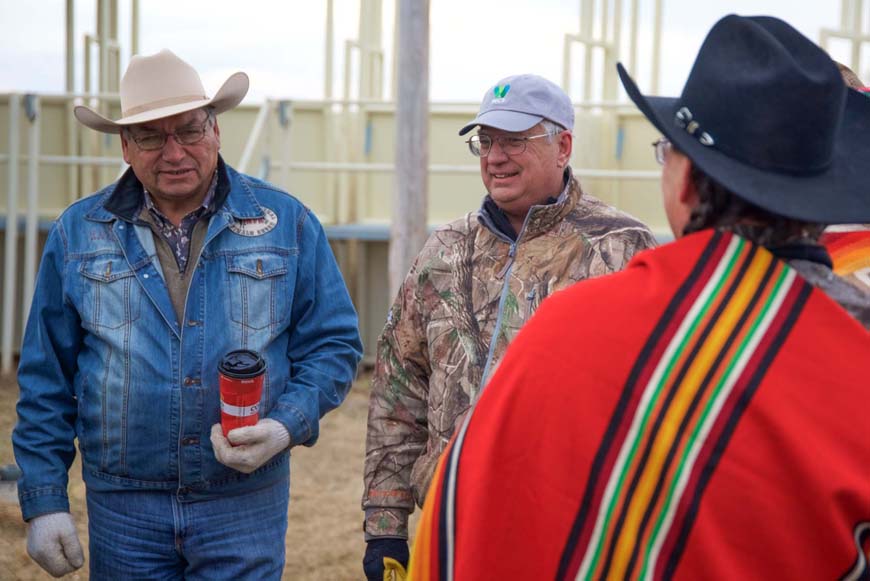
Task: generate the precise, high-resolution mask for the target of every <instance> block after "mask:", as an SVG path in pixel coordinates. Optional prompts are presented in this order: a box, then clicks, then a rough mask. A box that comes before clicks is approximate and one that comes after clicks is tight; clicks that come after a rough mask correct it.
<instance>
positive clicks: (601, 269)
mask: <svg viewBox="0 0 870 581" xmlns="http://www.w3.org/2000/svg"><path fill="white" fill-rule="evenodd" d="M594 245H595V247H596V248H595V249H596V255H597V257H596V259H595V260H594V262H595V263H596V264H593V266H592V269H591V271H592V272H591V276H600V275H603V274H609V273H611V272H616V271H619V270H622V269H623V268H625V266H626V265H627V264H628V263H629V262H630V261H631V259H632V257H634V255H635V254H637V253H638V252H640V251H641V250H646V249H647V248H655V247H656V246H657V245H658V244H657V243H656V239H655V236H653V233H652V232H651V231H650V229H649V228H647V227H646V226H645V225H644V224H642V223H640V222H635V221H632V223H630V224H624V225H620V226H619V227H616V228H614V229H613V230H611V231H609V232H607V234H606V235H604V236H602V237H601V238H599V239H598V240H597V241H595V242H594Z"/></svg>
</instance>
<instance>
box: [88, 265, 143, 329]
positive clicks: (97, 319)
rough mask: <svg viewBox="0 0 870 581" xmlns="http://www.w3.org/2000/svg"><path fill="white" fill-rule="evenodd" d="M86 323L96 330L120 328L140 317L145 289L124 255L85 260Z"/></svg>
mask: <svg viewBox="0 0 870 581" xmlns="http://www.w3.org/2000/svg"><path fill="white" fill-rule="evenodd" d="M79 273H81V275H82V304H81V310H82V313H81V316H82V321H84V322H85V324H86V325H89V326H90V327H92V328H99V327H103V328H107V329H118V328H120V327H123V326H124V325H129V324H131V323H133V322H134V321H136V320H137V319H138V318H139V312H140V304H141V301H142V289H141V288H140V287H139V282H138V281H137V280H136V277H135V272H133V270H132V269H131V268H130V266H129V265H128V264H127V261H126V260H125V259H124V257H123V256H119V255H107V256H98V257H95V258H90V259H87V260H84V261H82V264H81V266H80V267H79Z"/></svg>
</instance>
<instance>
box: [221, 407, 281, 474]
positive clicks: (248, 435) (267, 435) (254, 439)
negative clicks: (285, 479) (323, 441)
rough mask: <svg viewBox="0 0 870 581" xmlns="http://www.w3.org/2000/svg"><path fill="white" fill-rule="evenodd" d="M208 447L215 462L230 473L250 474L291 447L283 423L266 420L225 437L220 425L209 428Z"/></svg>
mask: <svg viewBox="0 0 870 581" xmlns="http://www.w3.org/2000/svg"><path fill="white" fill-rule="evenodd" d="M211 445H212V447H213V448H214V455H215V458H217V461H218V462H220V463H221V464H223V465H224V466H228V467H230V468H232V469H233V470H238V471H239V472H244V473H245V474H250V473H251V472H253V471H254V470H256V469H257V468H259V467H260V466H262V465H263V464H265V463H266V462H268V461H269V460H270V459H271V458H272V457H273V456H274V455H275V454H277V453H278V452H281V451H283V450H286V449H287V446H289V445H290V433H289V432H287V428H285V427H284V424H282V423H281V422H277V421H275V420H272V419H269V418H266V419H262V420H260V421H259V422H257V425H255V426H245V427H244V428H236V429H235V430H230V431H229V433H228V434H227V437H226V438H224V434H223V431H221V425H220V424H215V425H213V426H212V427H211Z"/></svg>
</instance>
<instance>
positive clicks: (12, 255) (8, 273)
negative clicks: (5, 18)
mask: <svg viewBox="0 0 870 581" xmlns="http://www.w3.org/2000/svg"><path fill="white" fill-rule="evenodd" d="M20 109H21V96H20V95H16V94H14V93H13V94H11V95H9V167H8V172H7V183H6V238H5V245H6V248H5V249H4V250H5V253H4V263H3V336H2V345H0V350H2V352H0V371H2V372H3V373H4V374H7V373H10V372H11V371H12V349H13V334H14V332H15V282H16V279H17V277H16V276H15V275H16V273H17V271H18V269H17V268H16V264H15V262H16V258H17V255H18V147H19V143H18V142H19V139H18V122H19V117H20V114H19V111H20Z"/></svg>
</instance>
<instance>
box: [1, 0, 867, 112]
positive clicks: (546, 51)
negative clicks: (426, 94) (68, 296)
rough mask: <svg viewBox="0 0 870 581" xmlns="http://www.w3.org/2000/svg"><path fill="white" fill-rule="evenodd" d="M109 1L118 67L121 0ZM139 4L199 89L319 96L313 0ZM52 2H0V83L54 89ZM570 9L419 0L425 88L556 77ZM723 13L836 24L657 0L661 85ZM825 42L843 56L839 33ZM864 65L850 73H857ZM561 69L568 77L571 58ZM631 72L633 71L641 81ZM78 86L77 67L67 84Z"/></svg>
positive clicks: (570, 27) (350, 7)
mask: <svg viewBox="0 0 870 581" xmlns="http://www.w3.org/2000/svg"><path fill="white" fill-rule="evenodd" d="M118 3H119V6H120V8H119V9H120V11H121V37H120V42H121V44H122V46H123V48H124V53H123V59H124V60H123V62H124V66H126V62H127V59H128V58H129V46H130V45H129V36H130V33H129V22H130V19H129V7H130V2H129V0H119V2H118ZM96 4H97V0H78V1H77V8H76V61H77V63H81V62H82V61H83V56H82V54H83V49H82V46H83V43H84V40H83V38H84V35H85V34H87V33H91V34H93V33H94V30H95V19H96V17H95V11H96V9H95V6H96ZM629 4H630V3H629V2H627V1H626V2H625V5H626V6H627V5H629ZM640 5H641V15H640V19H641V27H640V28H641V33H640V44H641V46H642V47H643V46H647V45H645V44H644V43H648V42H649V38H650V32H651V27H650V26H649V25H648V22H650V21H651V20H652V11H653V2H652V0H640ZM140 6H141V8H140V11H141V27H140V30H141V33H140V51H141V52H142V53H153V52H156V51H158V50H160V49H161V48H164V47H167V48H171V49H172V50H173V51H175V52H176V53H177V54H178V55H179V56H181V57H182V58H184V59H185V60H187V61H188V62H190V63H191V64H193V65H194V66H195V67H196V68H197V69H198V70H199V71H200V73H201V75H202V77H203V82H204V83H205V85H206V89H207V90H208V91H209V93H210V94H211V93H213V92H214V90H215V89H216V88H217V87H218V86H219V85H220V83H221V82H222V81H223V80H224V79H225V78H226V77H227V76H228V75H229V74H230V73H232V72H234V71H236V70H244V71H246V72H247V73H248V74H249V75H250V76H251V81H252V83H251V92H250V94H249V100H252V101H257V100H259V99H262V97H263V96H264V95H267V96H273V97H286V98H296V99H299V98H315V99H316V98H321V97H322V96H323V90H324V89H323V87H324V80H323V79H324V54H325V50H324V44H325V14H326V2H325V0H185V1H180V0H140ZM64 9H65V1H64V0H29V1H23V0H0V70H2V71H3V72H2V74H0V91H3V92H6V91H12V90H15V91H38V92H62V91H63V89H64V66H65V64H64V62H65V61H64V46H65V24H64ZM393 11H394V0H384V4H383V12H384V29H383V39H384V48H385V50H386V66H385V72H384V74H385V76H386V77H387V78H389V75H390V73H389V71H390V67H391V66H392V64H391V63H392V41H393V38H392V36H393V24H392V17H393ZM579 12H580V2H579V0H431V14H430V24H431V48H430V60H431V65H430V96H431V98H432V99H433V100H435V101H445V100H447V101H478V100H479V99H480V97H481V95H482V94H483V92H484V91H485V90H486V89H487V87H489V86H490V85H492V84H493V83H495V81H497V80H498V79H499V78H501V77H503V76H507V75H510V74H517V73H523V72H533V73H537V74H540V75H543V76H545V77H548V78H550V79H552V80H554V81H555V82H557V83H559V82H560V81H561V76H562V45H563V39H564V35H565V34H566V33H577V32H579ZM732 12H734V13H738V14H746V15H750V14H770V15H773V16H778V17H780V18H783V19H785V20H787V21H788V22H790V23H791V24H792V25H793V26H795V27H796V28H798V29H799V30H801V31H802V32H803V33H804V34H806V35H807V36H809V37H810V38H811V39H813V40H814V41H817V42H818V40H819V31H820V29H821V28H822V27H825V28H838V27H839V23H840V2H837V1H836V0H727V1H726V0H664V14H663V39H662V61H661V69H662V71H661V80H660V91H659V92H660V93H661V94H664V95H675V94H678V93H679V92H680V90H681V88H682V85H683V82H684V81H685V78H686V75H687V74H688V71H689V69H690V68H691V65H692V62H693V60H694V56H695V54H696V53H697V50H698V48H699V46H700V44H701V42H702V40H703V38H704V36H705V34H706V32H707V31H708V30H709V28H710V26H712V24H713V23H714V22H715V21H716V20H718V19H719V18H720V17H721V16H724V15H725V14H729V13H732ZM358 16H359V2H358V0H335V25H336V30H335V45H336V51H335V55H336V62H335V65H334V66H335V79H336V85H335V91H336V93H337V94H340V92H341V79H342V77H343V58H344V44H345V41H346V40H348V39H354V38H356V37H357V27H358ZM624 35H625V36H627V30H626V32H625V33H624ZM646 50H647V51H648V49H646ZM831 51H832V54H833V55H834V57H835V58H838V59H840V60H844V61H846V62H848V59H849V53H848V49H847V46H846V44H845V43H842V42H841V43H839V44H836V45H834V46H832V47H831ZM578 56H579V52H578ZM94 58H96V53H95V52H94ZM864 60H865V61H867V55H865V57H864ZM866 68H867V67H866V65H865V67H864V68H863V69H862V71H860V72H861V73H862V76H867V75H866V72H867V71H866ZM572 70H576V71H577V74H578V76H579V74H580V73H579V72H580V71H581V70H582V64H581V63H580V61H579V59H578V60H577V62H576V64H575V66H574V67H573V68H572ZM643 71H644V69H641V73H640V74H641V78H640V79H639V80H640V82H641V85H642V87H643V88H644V89H646V88H647V87H648V84H647V79H645V78H643V76H642V75H643V74H644V73H643ZM82 88H83V84H82V75H81V71H79V73H78V79H77V84H76V89H77V90H81V89H82ZM577 93H579V91H575V90H573V89H572V97H574V98H575V99H579V98H580V95H579V94H577Z"/></svg>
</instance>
